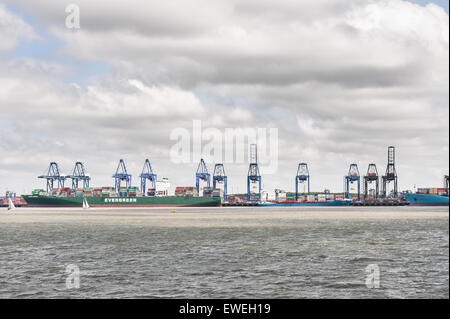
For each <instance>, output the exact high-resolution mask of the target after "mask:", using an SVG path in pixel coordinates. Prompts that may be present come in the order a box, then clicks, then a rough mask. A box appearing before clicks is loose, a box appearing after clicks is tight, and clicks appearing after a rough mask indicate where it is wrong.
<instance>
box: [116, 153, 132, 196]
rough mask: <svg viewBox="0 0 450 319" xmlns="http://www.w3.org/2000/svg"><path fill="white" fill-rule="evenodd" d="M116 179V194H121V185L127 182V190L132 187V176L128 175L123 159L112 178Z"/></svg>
mask: <svg viewBox="0 0 450 319" xmlns="http://www.w3.org/2000/svg"><path fill="white" fill-rule="evenodd" d="M112 177H113V178H114V188H115V190H116V193H119V189H120V184H121V182H122V181H124V182H125V185H126V186H127V188H129V187H131V174H128V173H127V168H126V166H125V162H124V161H123V159H120V161H119V165H117V169H116V173H115V174H114V175H113V176H112Z"/></svg>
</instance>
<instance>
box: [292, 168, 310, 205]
mask: <svg viewBox="0 0 450 319" xmlns="http://www.w3.org/2000/svg"><path fill="white" fill-rule="evenodd" d="M300 183H301V184H304V183H308V195H309V192H310V188H309V187H310V184H309V169H308V164H306V163H300V164H298V168H297V176H295V200H296V201H298V196H299V192H298V184H300Z"/></svg>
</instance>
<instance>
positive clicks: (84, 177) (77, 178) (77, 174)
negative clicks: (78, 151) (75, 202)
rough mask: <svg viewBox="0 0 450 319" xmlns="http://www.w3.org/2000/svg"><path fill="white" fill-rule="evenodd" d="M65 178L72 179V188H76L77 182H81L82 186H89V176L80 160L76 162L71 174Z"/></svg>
mask: <svg viewBox="0 0 450 319" xmlns="http://www.w3.org/2000/svg"><path fill="white" fill-rule="evenodd" d="M67 178H70V179H72V188H73V189H75V188H78V183H79V182H83V188H86V187H89V182H90V180H91V177H90V176H89V175H88V174H86V171H85V169H84V165H83V163H82V162H76V163H75V167H74V168H73V171H72V175H69V176H67Z"/></svg>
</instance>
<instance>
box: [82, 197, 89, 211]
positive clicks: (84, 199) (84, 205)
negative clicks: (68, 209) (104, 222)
mask: <svg viewBox="0 0 450 319" xmlns="http://www.w3.org/2000/svg"><path fill="white" fill-rule="evenodd" d="M88 208H89V204H88V202H87V199H86V198H83V209H88Z"/></svg>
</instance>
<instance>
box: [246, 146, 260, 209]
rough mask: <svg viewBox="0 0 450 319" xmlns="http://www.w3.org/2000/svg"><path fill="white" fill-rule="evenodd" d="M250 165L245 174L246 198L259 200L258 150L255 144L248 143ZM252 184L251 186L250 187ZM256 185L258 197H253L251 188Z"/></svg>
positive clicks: (253, 193)
mask: <svg viewBox="0 0 450 319" xmlns="http://www.w3.org/2000/svg"><path fill="white" fill-rule="evenodd" d="M249 158H250V165H249V168H248V174H247V200H248V201H260V200H261V175H260V173H259V166H258V150H257V146H256V144H250V156H249ZM252 186H253V187H252ZM255 186H256V187H257V190H258V192H257V194H258V197H257V198H255V195H256V193H255V192H253V191H252V189H254V188H255Z"/></svg>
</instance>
